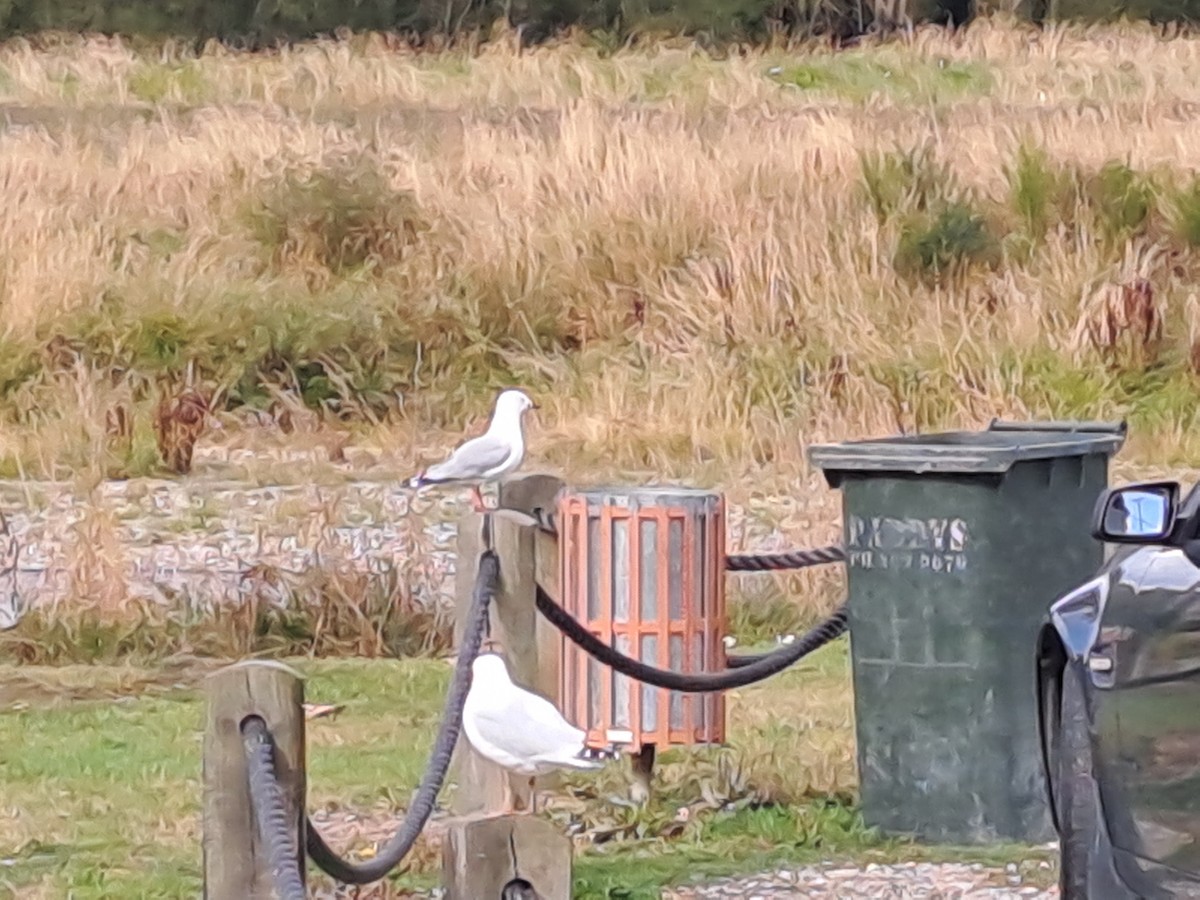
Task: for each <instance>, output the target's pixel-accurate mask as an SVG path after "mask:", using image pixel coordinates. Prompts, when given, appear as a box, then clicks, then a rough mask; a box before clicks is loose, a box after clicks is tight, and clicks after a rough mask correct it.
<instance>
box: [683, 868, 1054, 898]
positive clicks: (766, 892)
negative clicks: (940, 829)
mask: <svg viewBox="0 0 1200 900" xmlns="http://www.w3.org/2000/svg"><path fill="white" fill-rule="evenodd" d="M1036 865H1037V866H1038V867H1039V872H1038V875H1039V876H1040V877H1038V878H1037V880H1038V881H1040V882H1045V881H1047V880H1048V879H1049V876H1050V863H1048V862H1041V863H1037V864H1036ZM1057 896H1058V888H1054V887H1050V888H1047V887H1039V886H1037V885H1035V884H1031V883H1028V882H1027V881H1026V879H1025V878H1024V877H1023V876H1022V875H1021V873H1020V870H1019V869H1018V867H1017V865H1016V864H1015V863H1013V864H1009V865H1008V866H1006V867H1005V868H999V869H997V868H990V867H987V866H984V865H982V864H979V863H973V864H968V863H911V862H910V863H895V864H892V865H879V864H875V863H870V864H868V865H866V866H863V867H861V868H860V867H857V866H848V865H845V864H841V865H839V864H837V863H825V864H823V865H820V866H809V867H805V868H799V869H780V870H778V871H775V872H767V873H763V874H761V875H751V876H748V877H746V876H744V877H740V878H727V879H721V880H720V881H713V882H711V883H709V884H706V885H702V886H696V887H687V888H678V889H676V890H673V891H670V892H664V894H663V898H664V900H735V898H736V900H778V898H784V897H826V898H837V900H843V898H862V900H901V898H903V900H910V898H911V900H917V898H920V900H960V898H974V897H980V898H983V897H988V898H995V900H1000V898H1004V900H1018V898H1026V897H1034V898H1046V897H1057Z"/></svg>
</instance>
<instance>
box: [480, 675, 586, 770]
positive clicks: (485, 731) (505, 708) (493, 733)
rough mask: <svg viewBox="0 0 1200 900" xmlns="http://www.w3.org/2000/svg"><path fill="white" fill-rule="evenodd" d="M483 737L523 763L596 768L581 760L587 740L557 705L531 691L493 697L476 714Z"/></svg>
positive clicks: (498, 694) (488, 698)
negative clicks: (533, 761)
mask: <svg viewBox="0 0 1200 900" xmlns="http://www.w3.org/2000/svg"><path fill="white" fill-rule="evenodd" d="M472 719H473V722H472V724H473V726H474V728H475V730H476V731H477V732H478V734H479V737H480V738H481V739H482V740H484V741H486V742H487V743H489V744H491V745H492V746H493V747H496V748H499V749H501V750H503V751H504V752H505V753H507V754H509V755H511V756H514V757H517V758H519V759H527V760H536V761H539V762H553V763H557V764H559V765H564V766H577V767H579V768H592V767H594V766H595V765H598V763H595V762H594V761H592V760H588V759H585V758H582V757H580V755H579V754H580V753H581V752H582V751H583V748H584V738H585V737H586V736H587V735H586V733H585V732H583V731H582V730H581V729H578V728H576V727H575V726H574V725H572V724H571V723H570V722H568V721H567V720H566V719H564V718H563V717H562V714H561V713H559V711H558V710H557V709H556V708H555V706H554V704H553V703H551V702H550V701H549V700H547V699H545V698H544V697H539V696H538V695H537V694H532V693H530V692H529V691H524V690H521V689H520V688H516V689H515V690H514V689H512V688H510V689H508V690H505V691H503V692H500V691H496V692H494V693H489V695H488V696H486V698H484V699H483V700H482V702H480V703H479V704H477V705H475V706H474V708H473V710H472Z"/></svg>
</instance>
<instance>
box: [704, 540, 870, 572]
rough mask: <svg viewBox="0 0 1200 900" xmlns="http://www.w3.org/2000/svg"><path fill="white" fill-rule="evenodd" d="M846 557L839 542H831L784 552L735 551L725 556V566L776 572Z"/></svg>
mask: <svg viewBox="0 0 1200 900" xmlns="http://www.w3.org/2000/svg"><path fill="white" fill-rule="evenodd" d="M845 559H846V551H845V550H844V549H843V548H842V547H840V546H839V545H837V544H830V545H829V546H827V547H814V548H813V549H811V550H789V551H787V552H784V553H734V554H731V555H729V556H726V557H725V568H726V570H727V571H730V572H775V571H782V570H786V569H807V568H808V567H809V566H821V565H825V564H826V563H835V562H844V561H845Z"/></svg>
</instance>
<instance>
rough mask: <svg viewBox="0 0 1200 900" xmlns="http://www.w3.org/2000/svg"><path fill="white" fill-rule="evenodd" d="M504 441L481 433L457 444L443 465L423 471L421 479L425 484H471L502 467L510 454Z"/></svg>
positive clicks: (509, 446) (510, 445)
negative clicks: (450, 482) (457, 482)
mask: <svg viewBox="0 0 1200 900" xmlns="http://www.w3.org/2000/svg"><path fill="white" fill-rule="evenodd" d="M513 449H514V448H513V446H512V444H510V443H509V442H508V441H505V440H502V439H501V438H498V437H495V436H493V435H491V434H486V433H485V434H481V435H480V436H479V437H476V438H471V440H469V441H467V442H466V443H463V444H460V445H459V446H458V447H457V448H456V449H455V451H454V452H453V453H451V454H450V456H449V458H448V459H446V461H445V462H440V463H436V464H435V465H432V466H430V467H429V468H428V469H426V470H425V474H424V475H423V476H422V477H421V480H422V481H425V482H436V481H474V480H477V479H480V478H482V477H483V476H485V475H486V474H487V473H488V472H491V471H492V470H493V469H496V468H498V467H500V466H502V465H503V464H504V463H505V462H506V461H507V460H508V458H509V457H511V456H512V454H513Z"/></svg>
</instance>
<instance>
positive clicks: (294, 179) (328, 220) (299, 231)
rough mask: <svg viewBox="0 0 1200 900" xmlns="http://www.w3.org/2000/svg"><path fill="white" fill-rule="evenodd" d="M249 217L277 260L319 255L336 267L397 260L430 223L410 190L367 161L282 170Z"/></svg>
mask: <svg viewBox="0 0 1200 900" xmlns="http://www.w3.org/2000/svg"><path fill="white" fill-rule="evenodd" d="M247 220H248V221H249V224H250V228H251V231H252V232H253V233H254V236H255V237H256V238H257V239H258V241H259V243H261V244H262V245H263V247H264V248H265V249H266V250H267V251H268V252H269V253H270V255H271V257H272V260H273V262H274V263H275V265H277V266H278V267H280V268H286V267H287V266H288V265H289V264H299V265H301V266H304V265H306V264H310V263H316V264H317V265H319V266H322V267H323V268H325V269H326V270H328V271H329V272H333V273H336V274H344V273H346V272H349V271H351V270H356V269H361V268H363V267H367V266H370V267H377V266H382V265H386V264H387V263H390V262H395V261H397V260H399V259H400V258H401V257H402V256H403V254H404V251H405V248H406V247H408V246H409V245H410V244H412V243H413V242H414V241H416V240H417V237H418V235H419V234H420V233H422V232H423V231H425V230H426V229H427V228H428V225H427V224H426V222H425V220H424V218H423V217H422V215H421V211H420V209H419V207H418V206H417V201H416V198H415V196H414V195H413V193H412V192H411V191H404V190H397V189H396V188H393V187H392V186H391V184H390V183H389V182H388V180H387V178H386V176H385V175H384V174H383V173H382V172H380V171H379V170H378V169H376V168H374V167H372V166H369V165H367V164H365V163H359V164H353V165H352V164H338V165H335V166H332V167H330V168H327V169H322V170H318V171H316V172H312V173H310V174H298V173H295V172H285V173H284V174H282V175H280V176H279V177H277V178H276V179H274V180H272V181H270V182H268V183H267V184H266V185H265V186H264V187H263V189H262V190H261V192H260V195H259V197H258V198H257V200H256V201H255V202H254V203H253V204H252V205H251V207H250V209H249V211H248V213H247Z"/></svg>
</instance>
